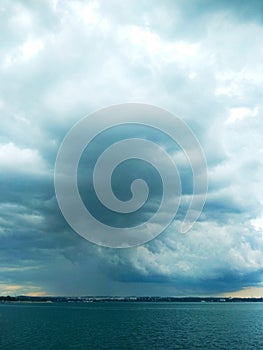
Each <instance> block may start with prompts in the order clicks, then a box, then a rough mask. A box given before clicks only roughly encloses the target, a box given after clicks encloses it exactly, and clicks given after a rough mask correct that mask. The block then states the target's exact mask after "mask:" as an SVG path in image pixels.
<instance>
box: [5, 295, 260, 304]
mask: <svg viewBox="0 0 263 350" xmlns="http://www.w3.org/2000/svg"><path fill="white" fill-rule="evenodd" d="M6 302H14V303H34V302H37V303H94V302H95V303H97V302H157V303H158V302H181V303H189V302H200V303H206V302H210V303H211V302H212V303H236V302H263V297H261V298H238V297H234V298H232V297H227V298H225V297H160V296H143V297H139V296H128V297H121V296H81V297H65V296H64V297H60V296H26V295H21V296H14V297H12V296H0V303H6Z"/></svg>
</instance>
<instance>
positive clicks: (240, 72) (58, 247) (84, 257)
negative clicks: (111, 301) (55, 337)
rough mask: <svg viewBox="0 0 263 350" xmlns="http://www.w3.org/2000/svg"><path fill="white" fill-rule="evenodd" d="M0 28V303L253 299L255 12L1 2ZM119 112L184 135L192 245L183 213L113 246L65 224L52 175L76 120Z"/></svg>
mask: <svg viewBox="0 0 263 350" xmlns="http://www.w3.org/2000/svg"><path fill="white" fill-rule="evenodd" d="M0 17H1V18H0V33H1V34H0V35H1V45H0V121H1V124H0V125H1V129H0V294H4V295H7V294H10V295H18V294H39V295H41V294H48V295H51V294H54V295H91V294H96V295H149V294H150V295H212V294H214V295H221V294H226V295H248V296H251V295H261V294H262V295H263V254H262V252H263V176H262V175H263V161H262V159H263V144H262V134H263V119H262V117H263V107H262V105H263V102H262V101H263V2H262V1H260V0H250V1H243V0H240V1H238V0H236V1H224V0H221V1H212V0H210V1H209V0H189V1H183V0H175V1H172V0H171V1H168V0H166V1H141V0H140V1H139V0H138V1H137V0H135V1H118V0H110V1H78V0H74V1H73V0H72V1H71V0H61V1H59V0H46V1H44V0H43V1H33V0H31V1H30V0H28V1H16V0H14V1H8V0H1V1H0ZM124 102H141V103H147V104H153V105H157V106H159V107H162V108H165V109H167V110H168V111H170V112H171V113H173V114H175V115H177V116H179V117H180V118H181V119H182V120H184V121H185V122H186V123H187V124H188V125H189V127H190V128H191V129H192V130H193V131H194V133H195V134H196V136H197V137H198V139H199V141H200V144H201V145H202V147H203V149H204V152H205V155H206V158H207V163H208V176H209V191H208V197H207V203H206V206H205V208H204V211H203V214H202V216H201V218H200V220H199V221H198V222H197V223H196V224H195V225H194V227H193V229H192V230H191V232H189V233H188V234H186V235H182V234H180V233H179V232H178V226H179V224H180V215H179V217H176V219H175V220H174V222H173V223H172V224H171V225H170V227H169V228H168V229H167V230H166V231H165V232H163V233H162V234H161V235H160V236H159V237H157V238H156V239H154V240H153V241H151V242H150V243H147V244H145V245H142V246H139V247H136V248H129V249H110V248H103V247H99V246H97V245H95V244H92V243H90V242H88V241H86V240H84V239H83V238H82V237H80V236H79V235H77V234H76V233H75V232H74V231H73V230H72V229H71V228H70V227H69V225H68V224H67V222H66V221H65V219H64V218H63V216H62V214H61V212H60V210H59V208H58V205H57V201H56V197H55V192H54V184H53V169H54V163H55V159H56V154H57V151H58V149H59V146H60V144H61V142H62V140H63V138H64V136H65V134H66V133H67V132H68V130H69V129H70V128H71V127H72V126H73V125H74V124H75V123H76V122H77V121H79V120H80V119H81V118H83V117H84V116H86V115H88V114H89V113H91V112H94V111H96V110H97V109H100V108H102V107H106V106H108V105H112V104H117V103H124ZM94 147H95V146H94ZM93 155H94V153H93ZM130 166H133V165H130ZM128 173H129V170H128V171H127V169H126V174H128ZM125 178H126V176H123V177H122V176H119V184H121V183H122V179H125ZM186 179H187V176H186ZM189 181H190V180H189ZM189 181H188V180H185V182H186V183H185V188H184V191H185V193H186V192H187V189H188V187H189V186H190V185H189V183H190V182H189ZM152 183H153V187H154V184H155V180H152ZM155 189H156V194H158V189H159V187H158V185H156V187H155Z"/></svg>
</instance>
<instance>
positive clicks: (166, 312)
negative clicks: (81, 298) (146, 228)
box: [0, 302, 263, 350]
mask: <svg viewBox="0 0 263 350" xmlns="http://www.w3.org/2000/svg"><path fill="white" fill-rule="evenodd" d="M0 349H1V350H5V349H8V350H16V349H23V350H30V349H34V350H38V349H45V350H47V349H58V350H64V349H92V350H96V349H114V350H115V349H144V350H147V349H150V350H151V349H227V350H233V349H238V350H243V349H244V350H249V349H263V303H233V304H229V303H220V304H219V303H121V302H120V303H118V302H110V303H106V302H103V303H102V302H101V303H87V304H77V303H76V304H75V303H70V304H64V303H54V304H22V303H21V304H11V303H10V304H0Z"/></svg>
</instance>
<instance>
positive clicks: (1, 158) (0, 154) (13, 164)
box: [0, 142, 47, 175]
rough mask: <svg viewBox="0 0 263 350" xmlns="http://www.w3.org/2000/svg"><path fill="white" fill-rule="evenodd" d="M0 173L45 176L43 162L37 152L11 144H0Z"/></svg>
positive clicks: (45, 170)
mask: <svg viewBox="0 0 263 350" xmlns="http://www.w3.org/2000/svg"><path fill="white" fill-rule="evenodd" d="M0 169H1V170H0V172H1V173H5V172H7V173H10V172H12V173H15V174H20V173H24V174H34V175H39V174H45V173H47V168H46V166H45V162H44V160H43V159H42V157H41V155H40V154H39V152H38V151H37V150H34V149H29V148H19V147H18V146H17V145H15V144H14V143H12V142H9V143H6V144H3V143H2V144H0Z"/></svg>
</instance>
